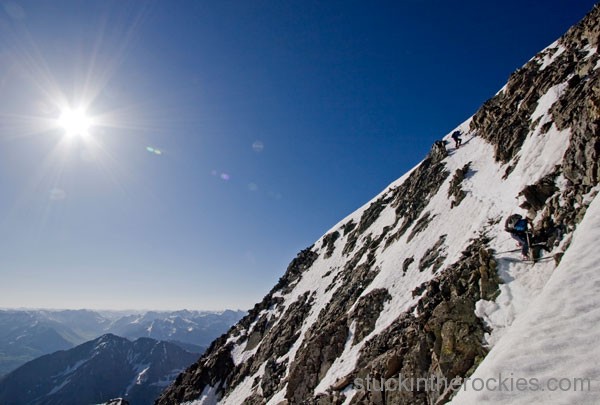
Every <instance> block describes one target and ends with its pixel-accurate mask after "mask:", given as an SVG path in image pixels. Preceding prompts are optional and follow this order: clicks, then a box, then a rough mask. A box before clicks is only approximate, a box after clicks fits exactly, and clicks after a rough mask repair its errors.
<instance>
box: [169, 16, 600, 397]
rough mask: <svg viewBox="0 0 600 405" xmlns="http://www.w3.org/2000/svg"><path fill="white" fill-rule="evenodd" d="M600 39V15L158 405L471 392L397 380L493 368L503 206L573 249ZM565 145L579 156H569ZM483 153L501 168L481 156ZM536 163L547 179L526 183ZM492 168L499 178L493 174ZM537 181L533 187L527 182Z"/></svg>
mask: <svg viewBox="0 0 600 405" xmlns="http://www.w3.org/2000/svg"><path fill="white" fill-rule="evenodd" d="M598 27H600V8H599V7H595V8H594V10H593V11H592V12H591V13H590V14H589V15H588V16H587V17H586V18H585V19H584V20H583V21H582V22H581V23H580V24H578V25H577V26H575V27H574V28H572V29H571V30H570V31H569V32H568V33H567V34H566V35H565V36H564V37H563V38H562V39H560V40H559V41H558V42H557V43H555V44H553V45H552V46H550V47H548V48H547V49H545V50H544V51H542V52H541V53H540V54H539V55H538V56H536V57H534V58H533V59H532V60H531V61H530V62H528V63H527V64H526V65H525V66H524V67H523V68H521V69H519V70H518V71H517V72H515V73H514V74H513V75H512V76H511V77H510V79H509V82H508V84H507V86H506V87H505V88H504V89H503V90H501V91H500V92H499V93H498V94H497V95H496V96H495V97H493V98H492V99H491V100H489V101H488V102H486V103H485V104H484V106H483V107H482V108H481V109H480V110H479V111H478V112H477V113H476V114H475V116H474V117H472V119H471V120H470V121H467V122H466V123H465V124H463V125H462V126H461V127H460V129H461V131H462V132H463V133H464V135H463V136H464V137H465V139H466V141H465V143H464V146H462V147H461V148H460V150H459V151H456V152H455V153H453V154H451V155H448V154H447V152H446V150H445V147H444V146H443V144H442V145H440V144H439V143H438V144H437V145H435V146H434V147H433V148H432V150H431V152H430V153H429V154H428V155H427V157H426V158H425V159H424V160H423V161H422V162H421V163H420V164H419V165H418V166H417V167H415V168H414V169H413V170H412V171H411V172H410V173H409V174H407V175H406V176H404V177H402V178H401V179H400V180H398V181H397V182H395V183H393V184H392V185H391V186H390V187H389V188H388V189H387V190H385V191H384V192H383V193H381V194H380V195H379V196H377V197H376V198H375V199H373V200H372V202H371V203H370V204H368V205H366V206H365V208H363V209H360V210H358V211H357V212H356V213H354V214H352V215H350V216H349V217H348V218H346V219H345V220H344V221H342V222H341V223H340V224H339V225H338V226H336V227H334V228H333V229H332V230H331V231H330V232H329V233H327V234H326V235H325V236H324V237H323V238H321V239H320V240H319V241H317V243H315V245H314V246H312V247H310V248H308V249H306V250H304V251H302V252H301V253H300V254H299V255H298V257H297V258H296V259H294V261H293V262H292V264H291V265H290V267H288V270H287V272H286V273H285V275H284V276H283V277H282V278H281V280H280V281H279V283H278V284H277V285H276V286H275V287H274V288H273V290H272V291H271V292H270V293H269V294H268V295H267V296H266V297H265V298H264V299H263V301H262V302H261V303H260V304H257V305H256V306H255V308H254V309H253V310H252V311H250V313H249V315H248V316H247V317H246V318H244V319H243V320H242V321H241V322H240V323H238V325H236V326H235V327H234V328H232V329H231V330H230V331H229V333H228V334H227V335H224V336H223V337H221V338H220V339H219V340H217V341H216V342H215V343H213V345H212V346H211V348H210V349H209V350H208V351H207V353H206V354H205V355H204V356H203V357H202V358H201V359H200V360H199V361H198V363H196V364H195V365H194V366H192V367H191V368H190V369H189V370H187V371H186V373H185V374H183V375H182V376H180V377H179V378H178V379H177V381H176V383H175V384H174V385H173V386H171V387H170V388H169V389H168V390H167V391H165V392H164V393H163V394H162V396H161V397H160V398H159V400H158V401H157V404H178V403H181V402H183V401H189V400H193V399H197V398H198V397H199V396H200V395H201V394H202V393H204V395H205V396H206V397H207V398H209V399H210V400H214V401H220V402H222V403H227V404H240V403H246V404H263V403H270V404H280V403H282V404H285V403H287V404H341V403H342V402H344V401H348V402H349V403H352V404H440V403H444V402H447V401H448V400H449V399H451V397H452V395H453V393H454V390H455V388H456V387H448V386H439V385H438V386H434V387H431V386H430V387H429V388H428V389H416V390H410V389H409V390H402V389H394V390H390V389H385V384H383V389H381V388H382V384H381V381H385V380H386V379H388V380H389V379H394V378H396V379H397V378H399V377H400V376H403V377H404V378H423V379H431V378H438V379H445V381H450V380H452V379H453V378H455V377H461V378H462V377H465V376H468V375H470V374H471V373H472V372H473V371H474V370H475V369H476V368H477V366H478V365H479V363H480V362H481V361H482V359H483V358H484V357H485V356H486V354H487V352H488V350H489V347H488V344H487V343H486V334H487V333H489V332H491V330H490V328H489V326H488V325H486V324H485V323H484V321H483V320H482V319H481V318H479V317H478V316H476V312H475V309H476V304H477V303H479V302H480V301H481V300H485V301H487V302H493V301H494V300H496V298H497V297H498V296H499V294H500V290H499V284H500V283H501V282H502V280H501V279H500V277H499V276H498V272H497V268H498V266H499V261H498V260H500V259H498V254H497V253H496V252H498V251H499V250H504V249H510V247H509V248H507V247H506V246H505V245H506V243H504V242H503V241H502V240H500V239H504V240H506V241H508V243H509V244H510V245H511V247H512V243H511V242H510V239H509V238H507V235H505V234H504V231H503V230H502V229H500V230H499V228H501V225H499V224H500V223H501V221H502V218H504V217H506V216H507V215H508V214H510V213H512V212H510V211H508V210H509V208H506V209H505V208H503V207H506V206H508V207H511V208H510V209H511V210H512V209H513V207H514V208H517V204H518V203H517V202H516V201H517V200H516V198H520V199H521V201H520V203H521V202H522V203H523V207H524V208H525V209H527V210H528V211H529V215H530V217H531V218H533V219H534V220H535V221H534V222H535V227H536V233H537V234H538V235H539V237H540V239H543V240H544V242H547V243H548V244H549V245H550V247H549V248H548V250H552V253H553V254H554V253H557V255H556V256H555V257H560V253H561V252H562V251H564V249H566V248H568V240H569V238H570V235H571V234H572V232H574V230H575V229H576V227H577V224H578V223H579V221H580V220H581V218H582V217H583V215H585V211H586V207H587V205H588V204H589V202H590V201H591V199H592V198H593V196H594V190H595V189H594V187H595V186H597V185H598V180H599V177H600V173H599V172H598V170H599V169H598V153H599V152H600V149H599V148H600V146H599V141H598V124H599V119H600V118H599V114H600V113H599V111H600V110H599V108H598V107H599V106H600V102H599V97H598V96H599V92H600V85H599V83H598V75H599V73H600V68H598V69H597V68H596V67H597V66H599V65H600V62H599V60H600V57H599V55H598V52H597V49H598V42H599V40H598V35H599V28H598ZM553 97H554V98H553ZM557 134H558V135H557ZM565 134H566V135H565ZM559 135H560V136H564V139H565V142H568V145H566V144H564V145H558V141H555V139H558V140H562V139H563V138H561V137H560V136H559ZM549 137H557V138H553V141H554V142H555V143H553V144H552V145H553V149H552V150H551V152H553V151H556V150H560V155H556V156H554V155H552V156H540V154H539V153H538V151H537V150H535V148H532V147H531V145H538V144H547V143H548V142H550V139H549ZM544 142H546V143H544ZM474 143H477V145H478V147H477V149H473V150H477V151H479V152H478V153H483V152H481V151H486V152H485V155H477V156H475V155H471V154H469V153H470V152H469V148H470V147H471V146H472V145H473V144H474ZM490 145H491V146H490ZM528 145H529V146H528ZM557 145H558V146H557ZM559 146H564V148H563V149H560V148H559ZM491 150H493V152H488V151H491ZM563 151H565V152H564V154H563ZM492 154H493V155H494V156H493V157H490V156H491V155H492ZM467 155H468V156H467ZM550 158H551V160H552V161H551V162H550V163H548V159H550ZM520 161H524V162H527V165H531V166H533V167H540V170H539V172H535V173H533V174H532V173H531V172H527V171H524V169H523V167H521V166H523V165H519V162H520ZM490 167H492V168H493V169H494V170H487V172H492V171H493V174H489V173H488V174H487V176H489V177H485V178H481V177H479V176H481V174H480V172H481V171H482V168H485V169H489V168H490ZM451 173H453V176H452V177H450V174H451ZM511 173H518V175H513V176H512V177H511ZM522 173H528V177H527V180H525V181H522V182H521V180H520V179H521V177H519V176H521V175H522ZM465 179H468V181H465ZM490 181H493V182H494V185H496V186H498V185H501V186H503V185H504V184H508V183H510V184H511V187H513V189H512V190H513V191H511V192H512V193H513V194H512V195H504V194H503V193H497V192H496V191H497V190H488V188H490V184H488V183H489V182H490ZM503 182H506V183H503ZM514 184H516V186H514ZM507 188H508V186H507ZM499 199H502V201H498V200H499ZM498 207H501V208H498ZM499 236H501V237H499ZM555 244H560V247H556V246H555ZM498 247H502V248H503V249H498ZM514 261H516V260H513V262H514ZM510 263H511V262H510V261H509V262H506V261H505V262H504V265H510ZM505 281H506V280H505ZM382 379H383V380H382ZM368 381H370V382H372V383H373V384H374V385H372V386H371V389H368V387H367V385H368V383H367V382H368ZM377 382H379V388H380V389H377V384H376V383H377ZM396 388H398V387H396Z"/></svg>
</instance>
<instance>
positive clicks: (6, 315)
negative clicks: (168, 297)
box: [0, 310, 245, 376]
mask: <svg viewBox="0 0 600 405" xmlns="http://www.w3.org/2000/svg"><path fill="white" fill-rule="evenodd" d="M244 314H245V312H243V311H230V310H227V311H223V312H211V311H185V310H183V311H174V312H158V311H150V312H139V313H130V312H114V311H113V312H109V311H91V310H63V311H54V310H0V376H1V375H2V374H6V373H8V372H10V371H12V370H14V369H16V368H17V367H19V366H20V365H22V364H24V363H26V362H27V361H30V360H33V359H35V358H36V357H39V356H42V355H44V354H50V353H53V352H55V351H57V350H66V349H70V348H73V347H74V346H76V345H79V344H81V343H84V342H86V341H89V340H92V339H96V338H97V337H99V336H101V335H104V334H107V333H112V334H114V335H118V336H121V337H125V338H129V339H134V340H135V339H137V338H140V337H148V338H153V339H156V340H163V341H171V342H174V343H176V344H178V345H179V346H180V347H182V348H184V349H186V350H188V351H191V352H195V353H201V352H203V351H204V349H206V347H207V346H208V345H209V344H210V342H211V341H212V340H214V339H215V338H217V337H218V336H220V335H221V334H223V333H224V332H226V331H227V329H229V327H231V325H233V324H234V323H235V322H237V321H238V320H239V319H240V318H241V317H242V316H243V315H244Z"/></svg>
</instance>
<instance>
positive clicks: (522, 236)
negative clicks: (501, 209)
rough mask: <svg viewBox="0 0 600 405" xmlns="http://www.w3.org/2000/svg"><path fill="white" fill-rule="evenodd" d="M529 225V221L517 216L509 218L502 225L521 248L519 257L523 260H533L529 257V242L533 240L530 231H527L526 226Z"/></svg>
mask: <svg viewBox="0 0 600 405" xmlns="http://www.w3.org/2000/svg"><path fill="white" fill-rule="evenodd" d="M530 224H531V221H530V220H528V219H525V218H523V217H522V216H521V215H519V214H513V215H511V216H509V217H508V218H507V219H506V222H505V223H504V229H505V230H506V232H508V233H510V235H511V236H512V237H513V238H514V239H515V240H516V241H517V242H518V243H519V245H520V246H521V255H522V257H523V259H524V260H527V259H531V260H533V257H530V256H529V245H530V243H531V242H530V240H531V239H532V238H533V236H532V234H531V231H529V230H528V225H530Z"/></svg>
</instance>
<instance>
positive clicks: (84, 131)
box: [58, 108, 92, 136]
mask: <svg viewBox="0 0 600 405" xmlns="http://www.w3.org/2000/svg"><path fill="white" fill-rule="evenodd" d="M91 124H92V122H91V120H90V118H89V117H88V116H87V114H86V113H85V111H84V110H83V109H77V110H73V109H70V108H67V109H65V110H63V112H62V113H61V114H60V117H58V125H60V126H61V127H62V128H63V129H64V130H65V133H66V134H67V135H68V136H87V135H88V134H89V129H90V127H91Z"/></svg>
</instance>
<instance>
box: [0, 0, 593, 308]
mask: <svg viewBox="0 0 600 405" xmlns="http://www.w3.org/2000/svg"><path fill="white" fill-rule="evenodd" d="M594 3H595V2H594V1H580V2H575V3H574V2H569V1H549V2H543V3H542V2H539V3H538V4H531V3H523V2H516V1H509V2H503V3H502V4H501V5H500V6H498V5H494V4H490V3H489V2H474V1H467V2H461V3H460V4H450V3H445V2H425V1H416V0H415V1H407V2H403V3H402V4H397V2H385V3H381V6H379V7H373V6H372V5H370V4H364V3H361V2H328V3H327V4H321V3H319V2H313V1H309V2H286V3H285V4H283V3H281V2H275V1H265V2H261V3H260V4H257V3H253V4H250V3H249V2H242V1H231V2H213V3H210V2H202V3H199V2H194V1H183V2H179V3H177V6H173V4H171V3H168V2H153V3H143V4H142V3H139V2H133V1H132V2H123V1H74V0H73V1H64V2H60V4H54V3H50V2H48V3H45V2H38V1H6V2H3V3H2V8H0V34H1V35H0V90H1V91H2V97H1V98H0V117H1V118H0V119H1V122H2V123H1V124H0V185H1V186H2V198H0V246H2V248H0V277H2V284H1V285H0V307H4V308H59V309H81V308H85V309H102V310H117V309H137V310H139V309H142V308H148V309H151V310H176V309H182V308H187V309H191V310H192V309H198V310H211V309H212V310H223V309H249V308H251V307H252V305H253V304H254V303H255V302H257V301H259V300H260V299H261V298H262V296H264V295H265V294H266V293H267V292H268V291H269V290H270V289H271V287H272V286H273V284H275V282H276V281H277V279H278V278H279V277H280V276H281V275H283V273H284V271H285V269H286V267H287V265H288V263H289V262H290V261H291V260H292V259H293V258H294V257H295V255H296V253H297V252H298V251H300V250H301V249H303V248H305V247H306V246H309V245H310V244H312V243H313V242H314V241H315V240H316V239H317V238H319V237H320V236H321V235H323V234H324V233H325V232H326V231H327V230H328V229H330V228H331V227H333V226H334V225H335V224H336V223H337V222H338V221H341V220H342V219H343V218H344V217H345V216H346V215H347V214H350V213H351V212H353V211H354V210H355V209H357V208H358V207H360V206H361V205H363V204H364V203H366V202H367V201H368V200H369V199H371V198H372V197H373V196H374V195H376V194H377V193H379V192H380V191H381V190H383V189H384V188H385V187H386V186H387V185H388V184H389V183H390V182H392V181H393V180H395V179H396V178H398V177H399V176H401V175H402V174H403V173H405V172H406V171H407V170H409V169H410V168H411V167H413V166H414V165H415V164H417V163H418V162H419V161H420V160H421V159H422V158H423V157H424V156H425V154H426V153H427V151H428V150H429V148H430V146H431V144H432V143H433V142H434V141H435V140H436V139H439V138H441V137H442V136H443V135H445V134H446V133H448V132H449V131H451V130H452V129H453V128H454V127H456V126H457V125H458V124H460V123H461V122H463V121H464V120H465V119H467V118H468V117H469V116H470V115H472V114H473V113H474V112H475V111H476V110H477V108H478V107H479V106H480V105H481V104H482V103H483V102H484V101H485V100H487V99H488V98H490V97H491V96H493V95H494V94H495V93H496V92H497V91H498V90H499V89H500V87H501V86H502V85H504V83H505V82H506V80H507V78H508V77H509V75H510V74H511V73H512V72H513V71H514V70H516V69H517V68H519V67H520V66H521V65H522V64H523V63H525V62H526V61H527V60H528V59H529V58H530V57H531V56H532V55H534V54H535V53H536V52H538V51H540V50H541V49H543V48H544V47H546V46H547V45H549V44H550V43H551V42H553V41H554V40H555V39H557V38H558V37H559V36H560V35H561V34H563V33H564V32H565V31H566V30H567V29H568V28H569V27H570V26H571V25H573V24H574V23H576V22H577V21H578V20H580V19H581V18H582V17H583V16H584V15H585V14H586V13H587V12H588V11H589V10H590V9H591V8H592V6H593V5H594ZM65 113H67V115H65ZM79 113H81V114H82V115H78V114H79ZM83 113H85V114H83Z"/></svg>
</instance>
